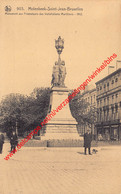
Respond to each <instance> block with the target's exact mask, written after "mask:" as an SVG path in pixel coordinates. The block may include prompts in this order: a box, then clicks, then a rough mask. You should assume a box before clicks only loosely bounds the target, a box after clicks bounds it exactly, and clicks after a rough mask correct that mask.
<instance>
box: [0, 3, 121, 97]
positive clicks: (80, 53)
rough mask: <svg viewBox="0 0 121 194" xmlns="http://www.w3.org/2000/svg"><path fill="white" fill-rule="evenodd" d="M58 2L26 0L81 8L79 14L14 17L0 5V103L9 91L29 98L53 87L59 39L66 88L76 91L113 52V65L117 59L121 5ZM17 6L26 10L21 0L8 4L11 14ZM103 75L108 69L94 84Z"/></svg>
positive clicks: (120, 41)
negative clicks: (58, 39) (56, 43)
mask: <svg viewBox="0 0 121 194" xmlns="http://www.w3.org/2000/svg"><path fill="white" fill-rule="evenodd" d="M11 2H13V1H11ZM32 2H33V3H32ZM43 2H44V1H43ZM58 2H59V1H58ZM58 2H57V1H56V2H55V1H51V3H49V1H48V3H47V2H46V3H42V1H36V3H34V1H28V6H32V7H38V6H39V7H43V6H46V7H47V6H50V7H59V6H60V7H67V6H70V7H78V6H79V7H81V8H83V16H77V15H74V16H28V15H23V16H12V15H5V11H4V7H5V5H6V3H3V4H2V5H1V6H0V9H1V10H0V12H1V15H0V18H1V20H0V99H1V98H2V97H3V96H5V95H6V94H9V93H22V94H27V95H28V94H29V93H30V92H32V90H33V89H34V88H35V87H42V86H44V87H48V86H51V85H50V83H51V78H52V68H53V65H54V63H55V61H56V60H57V59H58V55H57V52H56V49H55V39H57V38H58V36H61V37H62V38H63V39H64V41H65V42H64V50H63V53H62V55H61V58H62V60H65V64H66V69H67V76H66V80H65V83H66V86H67V87H68V88H70V89H71V88H76V87H78V86H79V85H80V84H81V83H82V82H83V81H84V80H85V79H86V78H87V77H88V75H90V74H91V73H92V72H93V71H94V70H95V69H96V68H97V67H99V66H100V65H101V63H102V62H103V61H104V60H106V59H107V57H110V56H111V55H112V54H113V53H116V54H117V59H115V60H114V61H113V62H112V63H111V65H115V64H116V60H121V15H120V14H121V1H97V2H96V1H92V2H89V1H85V2H84V1H75V3H74V2H73V1H72V2H69V1H65V2H64V1H62V2H61V5H60V3H58ZM9 3H10V1H9ZM18 5H20V6H21V5H23V6H24V8H25V9H27V4H26V5H25V4H24V3H22V1H21V3H20V2H19V3H17V2H16V4H15V3H14V4H12V3H11V7H12V9H13V10H15V8H16V6H18ZM120 66H121V65H120ZM107 74H108V68H106V69H105V70H103V71H102V73H101V74H100V75H99V76H97V78H95V80H94V81H93V82H92V84H94V82H96V81H97V80H99V79H101V78H103V77H104V76H106V75H107Z"/></svg>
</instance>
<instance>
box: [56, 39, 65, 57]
mask: <svg viewBox="0 0 121 194" xmlns="http://www.w3.org/2000/svg"><path fill="white" fill-rule="evenodd" d="M55 48H56V49H57V52H58V61H60V60H61V59H60V55H61V53H62V51H63V48H64V40H63V39H61V37H60V36H59V37H58V40H55Z"/></svg>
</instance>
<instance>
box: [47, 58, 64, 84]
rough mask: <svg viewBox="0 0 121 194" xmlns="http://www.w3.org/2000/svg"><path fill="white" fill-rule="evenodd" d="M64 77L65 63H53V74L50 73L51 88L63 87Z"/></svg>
mask: <svg viewBox="0 0 121 194" xmlns="http://www.w3.org/2000/svg"><path fill="white" fill-rule="evenodd" d="M65 77H66V67H65V62H64V61H61V63H60V64H59V63H58V62H57V61H56V62H55V65H54V66H53V73H52V82H51V84H52V86H59V87H65V84H64V80H65Z"/></svg>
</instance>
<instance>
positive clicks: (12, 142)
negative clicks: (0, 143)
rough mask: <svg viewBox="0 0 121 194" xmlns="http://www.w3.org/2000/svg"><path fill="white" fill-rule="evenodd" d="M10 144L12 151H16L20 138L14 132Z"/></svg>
mask: <svg viewBox="0 0 121 194" xmlns="http://www.w3.org/2000/svg"><path fill="white" fill-rule="evenodd" d="M10 144H11V151H14V150H15V149H16V146H17V144H18V137H17V134H16V133H13V132H12V134H11V138H10ZM14 153H15V152H14Z"/></svg>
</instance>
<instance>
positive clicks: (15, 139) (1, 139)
mask: <svg viewBox="0 0 121 194" xmlns="http://www.w3.org/2000/svg"><path fill="white" fill-rule="evenodd" d="M91 141H92V135H91V133H90V130H87V132H86V133H85V134H84V154H85V155H86V154H87V148H88V153H89V155H91ZM3 144H4V135H3V134H0V154H2V149H3ZM10 144H11V151H14V150H15V148H16V146H17V144H18V137H17V134H16V133H13V132H12V133H11V135H10Z"/></svg>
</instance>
